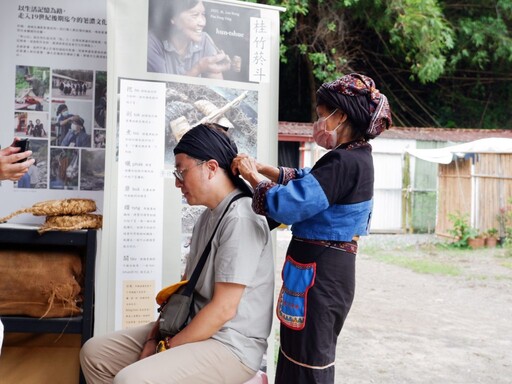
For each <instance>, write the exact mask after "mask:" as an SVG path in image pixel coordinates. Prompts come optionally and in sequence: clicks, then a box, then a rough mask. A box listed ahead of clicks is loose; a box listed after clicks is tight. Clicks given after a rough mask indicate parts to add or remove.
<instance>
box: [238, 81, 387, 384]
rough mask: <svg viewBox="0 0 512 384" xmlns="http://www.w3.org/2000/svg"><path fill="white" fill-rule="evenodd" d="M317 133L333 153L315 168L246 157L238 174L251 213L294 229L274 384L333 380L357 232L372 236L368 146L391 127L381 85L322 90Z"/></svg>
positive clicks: (338, 84)
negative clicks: (249, 192)
mask: <svg viewBox="0 0 512 384" xmlns="http://www.w3.org/2000/svg"><path fill="white" fill-rule="evenodd" d="M316 111H317V114H318V116H319V119H318V121H317V122H315V123H314V125H313V131H314V132H313V137H314V139H315V141H316V142H317V144H318V145H321V146H323V147H325V148H327V149H331V151H329V152H328V153H326V154H325V155H324V156H323V157H322V158H321V159H319V160H318V162H317V163H316V164H315V165H314V166H313V168H312V169H309V168H305V169H292V168H285V167H279V168H275V167H273V166H270V165H265V164H261V163H258V162H257V161H256V160H255V159H252V158H249V157H248V156H245V155H239V156H238V157H237V158H236V159H235V160H234V161H233V164H232V171H233V172H239V173H240V174H241V175H242V176H243V178H244V179H246V180H247V181H248V182H249V183H250V184H251V185H252V187H253V188H254V190H255V193H254V198H253V210H254V211H255V212H256V213H259V214H262V215H266V216H269V217H271V218H272V219H274V220H276V221H278V222H281V223H285V224H291V225H292V228H291V229H292V234H293V237H292V240H291V242H290V244H289V247H288V251H287V257H286V260H285V264H284V266H283V272H282V276H283V286H282V288H281V292H280V294H279V298H278V303H277V308H276V311H277V316H278V318H279V320H280V321H281V330H280V340H281V348H280V352H279V359H278V363H277V370H276V380H275V382H276V383H280V384H281V383H283V384H284V383H294V384H301V383H304V384H305V383H307V384H311V383H322V384H326V383H334V373H335V352H336V341H337V338H338V335H339V333H340V331H341V328H342V326H343V323H344V321H345V318H346V316H347V314H348V312H349V310H350V306H351V304H352V300H353V297H354V288H355V258H356V253H357V240H358V238H359V236H362V235H367V234H368V232H369V224H370V217H371V212H372V198H373V159H372V152H371V151H372V149H371V146H370V144H369V142H368V141H369V140H370V139H373V138H375V137H376V136H377V135H379V134H380V133H381V132H382V131H383V130H385V129H387V128H389V126H390V125H391V113H390V109H389V104H388V101H387V98H386V96H384V95H383V94H382V93H380V92H379V91H378V90H377V89H376V88H375V84H374V82H373V80H372V79H371V78H369V77H367V76H364V75H360V74H350V75H346V76H343V77H341V78H339V79H337V80H335V81H333V82H331V83H325V84H323V85H322V86H321V87H320V88H319V89H318V91H317V106H316Z"/></svg>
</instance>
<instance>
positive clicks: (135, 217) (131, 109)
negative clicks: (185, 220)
mask: <svg viewBox="0 0 512 384" xmlns="http://www.w3.org/2000/svg"><path fill="white" fill-rule="evenodd" d="M119 91H120V92H119V93H120V95H119V96H120V97H119V148H122V150H121V151H119V171H118V182H119V184H118V185H119V189H118V199H117V225H118V232H117V234H118V236H117V250H118V252H117V265H116V270H117V271H118V274H119V276H121V277H122V278H120V279H116V282H117V287H116V304H117V306H118V308H116V312H118V313H120V314H122V315H121V316H118V317H117V318H116V320H117V322H116V328H127V327H130V326H133V325H139V324H140V323H142V322H144V323H148V322H150V321H153V320H154V307H155V306H154V290H155V288H154V285H155V282H158V283H160V280H161V274H162V272H161V271H162V258H161V257H160V255H161V253H162V231H163V215H162V212H163V178H162V172H161V169H162V164H163V162H164V143H165V140H164V137H165V135H164V132H163V131H162V130H161V129H159V127H160V126H161V124H160V122H161V121H163V120H164V119H165V84H163V83H156V82H143V81H135V80H126V79H121V80H120V86H119Z"/></svg>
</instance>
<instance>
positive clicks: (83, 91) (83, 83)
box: [52, 69, 93, 100]
mask: <svg viewBox="0 0 512 384" xmlns="http://www.w3.org/2000/svg"><path fill="white" fill-rule="evenodd" d="M92 85H93V71H84V70H79V69H68V70H64V69H54V70H53V71H52V98H59V97H65V98H68V99H77V100H92V94H93V89H92Z"/></svg>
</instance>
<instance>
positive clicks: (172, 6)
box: [148, 0, 202, 39]
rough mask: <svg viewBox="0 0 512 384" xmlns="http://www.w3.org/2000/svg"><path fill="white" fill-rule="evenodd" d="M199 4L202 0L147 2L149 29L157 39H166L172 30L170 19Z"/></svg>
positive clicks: (155, 0)
mask: <svg viewBox="0 0 512 384" xmlns="http://www.w3.org/2000/svg"><path fill="white" fill-rule="evenodd" d="M201 2H202V0H149V7H148V13H149V15H148V19H149V20H148V25H149V29H150V30H151V31H152V32H153V33H154V34H155V35H157V36H158V37H159V38H161V39H165V38H167V36H168V35H169V30H170V29H171V28H172V26H171V19H172V18H173V17H175V16H176V15H179V14H180V13H182V12H184V11H187V10H189V9H191V8H194V7H195V6H196V5H197V4H199V3H201Z"/></svg>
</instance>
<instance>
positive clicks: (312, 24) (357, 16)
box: [259, 0, 512, 128]
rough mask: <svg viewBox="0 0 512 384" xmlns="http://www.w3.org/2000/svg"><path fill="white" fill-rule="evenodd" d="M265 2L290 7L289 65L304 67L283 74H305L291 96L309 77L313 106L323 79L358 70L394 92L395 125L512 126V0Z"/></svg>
mask: <svg viewBox="0 0 512 384" xmlns="http://www.w3.org/2000/svg"><path fill="white" fill-rule="evenodd" d="M259 2H262V3H267V4H271V5H278V6H282V7H285V8H286V11H285V12H283V13H282V15H281V41H282V45H281V60H282V67H283V68H286V67H287V66H294V67H296V68H298V70H296V71H290V70H287V71H282V72H281V73H285V75H284V76H285V77H286V76H290V75H292V76H293V75H295V74H299V75H300V76H302V77H301V79H298V80H297V81H290V80H285V84H286V87H285V88H283V87H281V88H282V91H283V92H286V91H287V90H288V88H287V87H288V86H289V85H293V84H299V83H300V82H301V81H302V82H304V80H307V86H303V90H306V92H307V94H308V96H309V97H308V99H309V101H310V102H309V104H310V105H311V104H312V103H311V100H313V99H314V92H315V90H316V88H317V87H318V86H319V85H320V84H321V83H322V82H324V81H329V80H332V79H334V78H336V77H339V76H340V75H342V74H345V73H349V72H352V71H357V72H362V73H366V74H368V75H370V76H372V77H373V78H374V79H375V80H376V82H377V84H378V86H379V88H381V89H382V90H383V92H385V93H386V94H387V95H388V97H389V99H390V101H391V104H392V107H393V113H394V116H395V125H402V126H443V127H450V126H457V127H479V128H480V127H484V128H504V127H506V128H511V127H512V113H511V112H510V107H509V106H510V103H511V101H512V74H511V72H512V71H511V69H512V38H511V29H512V0H479V1H475V0H470V1H468V0H460V1H454V0H447V1H438V0H317V1H308V0H267V1H259ZM282 77H283V76H282ZM290 93H291V94H293V93H294V92H293V91H291V92H289V94H290ZM296 93H297V94H301V97H302V92H296ZM289 94H287V95H286V97H287V100H291V99H290V98H289ZM286 110H292V111H293V110H294V109H293V108H286ZM311 116H313V115H312V114H310V116H309V118H311ZM283 117H284V118H285V119H289V118H287V117H286V116H283ZM303 118H304V119H305V120H307V117H306V116H303Z"/></svg>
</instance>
